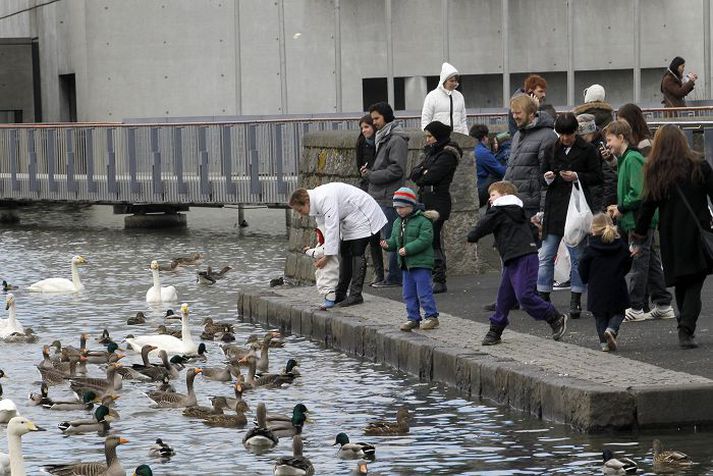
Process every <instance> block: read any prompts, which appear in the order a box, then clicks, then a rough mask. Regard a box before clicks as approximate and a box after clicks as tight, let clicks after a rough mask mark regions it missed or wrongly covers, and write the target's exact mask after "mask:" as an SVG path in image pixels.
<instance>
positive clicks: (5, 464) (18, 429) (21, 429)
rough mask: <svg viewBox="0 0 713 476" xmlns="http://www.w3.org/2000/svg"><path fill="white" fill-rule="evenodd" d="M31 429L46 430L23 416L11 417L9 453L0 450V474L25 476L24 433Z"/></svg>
mask: <svg viewBox="0 0 713 476" xmlns="http://www.w3.org/2000/svg"><path fill="white" fill-rule="evenodd" d="M31 431H45V429H44V428H42V427H39V426H37V425H35V423H34V422H32V420H29V419H27V418H25V417H23V416H16V417H13V418H11V419H10V421H9V422H8V424H7V454H5V453H2V452H0V474H9V475H12V476H25V475H26V474H27V473H26V472H25V458H24V456H23V454H22V435H25V434H27V433H29V432H31Z"/></svg>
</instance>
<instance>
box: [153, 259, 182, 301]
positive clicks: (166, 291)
mask: <svg viewBox="0 0 713 476" xmlns="http://www.w3.org/2000/svg"><path fill="white" fill-rule="evenodd" d="M151 274H153V286H151V287H150V288H149V290H148V291H146V302H167V301H178V293H176V288H174V287H173V286H166V287H165V288H162V287H161V278H159V276H158V261H156V260H153V261H152V262H151Z"/></svg>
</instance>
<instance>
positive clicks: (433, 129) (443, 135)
mask: <svg viewBox="0 0 713 476" xmlns="http://www.w3.org/2000/svg"><path fill="white" fill-rule="evenodd" d="M423 130H424V131H428V132H430V133H431V135H432V136H433V137H435V138H436V142H441V141H442V140H445V139H448V138H449V137H450V135H451V131H452V130H453V129H451V126H447V125H445V124H444V123H442V122H441V121H433V122H429V123H428V125H427V126H426V127H424V128H423Z"/></svg>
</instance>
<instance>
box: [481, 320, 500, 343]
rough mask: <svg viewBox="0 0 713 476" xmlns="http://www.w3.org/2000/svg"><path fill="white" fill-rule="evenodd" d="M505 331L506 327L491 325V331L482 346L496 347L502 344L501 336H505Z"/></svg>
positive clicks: (486, 335)
mask: <svg viewBox="0 0 713 476" xmlns="http://www.w3.org/2000/svg"><path fill="white" fill-rule="evenodd" d="M504 330H505V328H504V327H500V326H496V325H494V324H490V330H489V331H488V333H487V334H485V338H483V342H481V344H482V345H496V344H499V343H500V342H501V340H500V336H502V335H503V331H504Z"/></svg>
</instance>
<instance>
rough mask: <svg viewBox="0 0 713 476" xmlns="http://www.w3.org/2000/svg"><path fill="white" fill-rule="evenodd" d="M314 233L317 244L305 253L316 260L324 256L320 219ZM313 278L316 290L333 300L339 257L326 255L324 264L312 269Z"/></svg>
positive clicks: (337, 280)
mask: <svg viewBox="0 0 713 476" xmlns="http://www.w3.org/2000/svg"><path fill="white" fill-rule="evenodd" d="M315 234H316V235H317V246H315V247H314V248H309V249H307V250H305V254H306V255H307V256H309V257H310V258H312V259H315V260H317V259H319V258H321V257H322V256H324V222H323V220H322V219H320V220H318V222H317V228H316V229H315ZM314 279H315V281H316V283H315V284H316V285H317V292H319V294H321V295H322V296H324V297H325V298H326V299H331V300H334V298H335V297H336V296H335V294H334V292H335V289H336V288H337V283H338V282H339V258H338V257H336V256H327V262H326V264H325V265H324V266H322V267H321V268H316V269H315V270H314Z"/></svg>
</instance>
